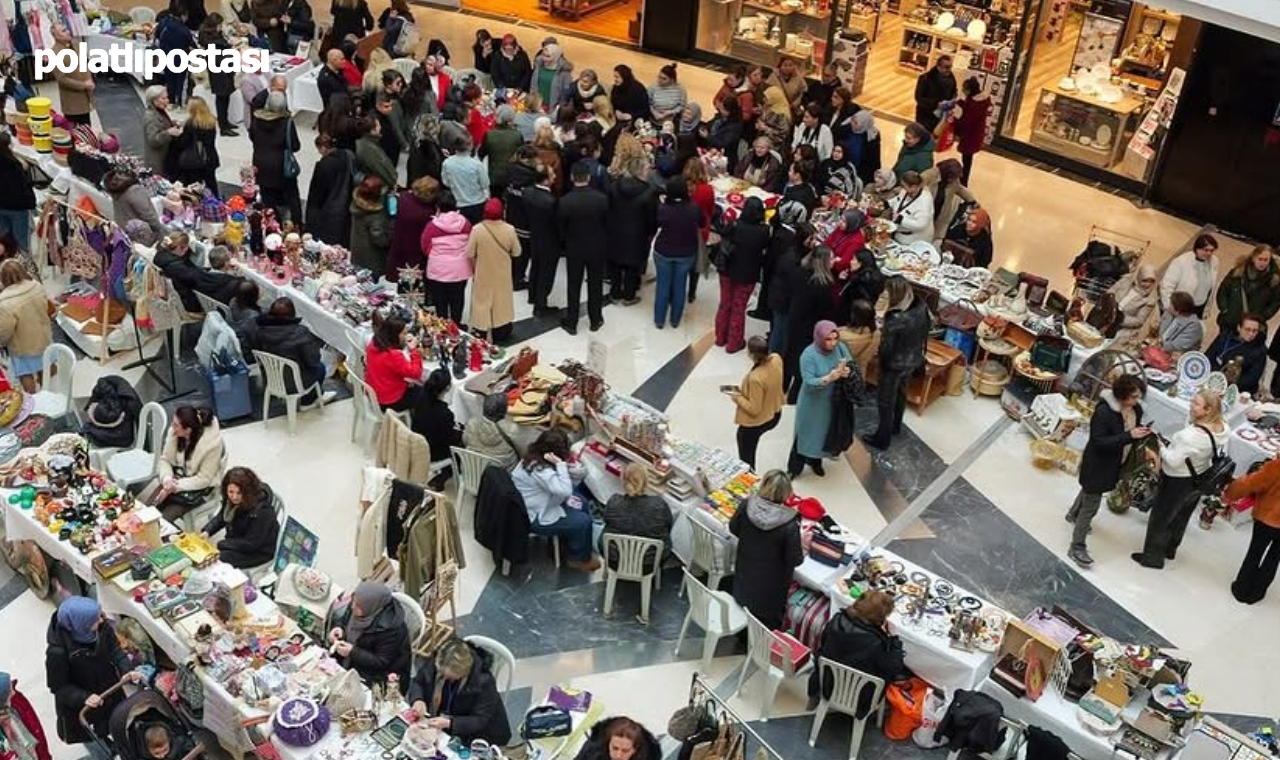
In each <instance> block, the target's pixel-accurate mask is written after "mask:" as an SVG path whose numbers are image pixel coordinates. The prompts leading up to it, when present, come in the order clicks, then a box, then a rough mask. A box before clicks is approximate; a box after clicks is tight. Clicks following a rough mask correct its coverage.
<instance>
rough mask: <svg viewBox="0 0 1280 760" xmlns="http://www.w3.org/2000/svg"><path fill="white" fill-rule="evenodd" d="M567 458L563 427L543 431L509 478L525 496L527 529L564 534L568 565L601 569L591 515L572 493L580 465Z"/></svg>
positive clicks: (553, 534) (559, 535)
mask: <svg viewBox="0 0 1280 760" xmlns="http://www.w3.org/2000/svg"><path fill="white" fill-rule="evenodd" d="M570 459H571V453H570V451H569V437H568V436H567V435H565V433H564V431H563V430H560V429H559V428H552V429H551V430H547V431H544V432H543V433H542V435H539V436H538V438H537V440H535V441H534V442H533V443H532V444H530V446H529V450H528V452H527V453H525V455H524V460H523V461H521V463H520V466H519V467H517V468H516V469H515V470H514V471H513V472H512V473H511V482H512V483H513V484H514V485H515V487H516V490H517V491H519V492H520V498H521V499H523V500H524V508H525V511H526V512H528V514H529V530H530V531H532V532H533V533H535V534H537V535H540V536H550V537H551V539H552V540H556V539H558V538H560V537H564V540H565V543H566V544H567V545H568V551H569V567H571V568H573V569H574V570H586V571H587V572H593V571H595V570H599V569H600V560H598V559H596V558H595V557H594V556H592V552H591V515H589V514H587V511H586V510H585V509H583V506H584V505H583V504H582V502H581V499H578V498H577V497H575V496H573V486H574V483H575V482H576V481H578V480H581V479H582V476H581V475H580V474H579V473H580V472H581V469H582V466H581V465H579V464H576V463H575V464H573V465H572V466H571V465H570V462H569V460H570ZM571 497H572V498H571Z"/></svg>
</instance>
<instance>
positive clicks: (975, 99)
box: [952, 77, 991, 187]
mask: <svg viewBox="0 0 1280 760" xmlns="http://www.w3.org/2000/svg"><path fill="white" fill-rule="evenodd" d="M961 90H962V92H963V93H964V99H962V100H961V101H960V108H959V111H960V115H959V116H957V117H955V122H954V123H953V124H952V128H953V129H954V130H955V133H956V140H957V142H958V143H959V148H960V159H961V161H960V163H961V164H962V165H963V166H964V171H963V172H962V173H961V175H960V184H962V185H964V186H965V187H968V186H969V172H971V171H973V156H974V154H975V153H977V152H978V151H980V150H982V145H983V143H985V142H986V139H987V117H988V116H989V115H990V114H991V98H990V97H988V96H987V93H985V92H983V91H982V85H980V84H978V80H977V79H976V78H974V77H969V78H968V79H966V80H964V84H963V85H962V86H961Z"/></svg>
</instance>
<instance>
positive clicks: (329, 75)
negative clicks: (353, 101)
mask: <svg viewBox="0 0 1280 760" xmlns="http://www.w3.org/2000/svg"><path fill="white" fill-rule="evenodd" d="M346 62H347V59H346V56H344V55H343V54H342V51H341V50H339V49H338V48H332V49H330V50H329V53H328V55H326V56H325V62H324V66H323V67H321V69H320V73H319V74H317V75H316V87H318V88H319V89H320V100H321V101H322V102H323V103H324V107H325V109H326V110H327V109H328V108H329V98H332V97H333V96H334V95H336V94H337V93H340V92H346V91H347V80H346V79H345V78H344V77H343V76H342V68H343V66H344V64H346Z"/></svg>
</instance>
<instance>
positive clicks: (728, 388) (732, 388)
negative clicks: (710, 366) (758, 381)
mask: <svg viewBox="0 0 1280 760" xmlns="http://www.w3.org/2000/svg"><path fill="white" fill-rule="evenodd" d="M720 392H721V393H738V392H739V389H738V386H736V385H722V386H720Z"/></svg>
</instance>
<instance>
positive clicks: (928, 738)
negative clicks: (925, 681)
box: [911, 689, 950, 749]
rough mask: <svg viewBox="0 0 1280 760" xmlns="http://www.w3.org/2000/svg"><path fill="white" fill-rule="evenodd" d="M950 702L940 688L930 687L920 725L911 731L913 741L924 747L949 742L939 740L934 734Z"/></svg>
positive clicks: (928, 747) (932, 746)
mask: <svg viewBox="0 0 1280 760" xmlns="http://www.w3.org/2000/svg"><path fill="white" fill-rule="evenodd" d="M949 705H950V702H949V701H948V700H947V697H946V694H945V693H944V692H943V691H942V690H940V689H929V690H928V692H926V693H925V697H924V709H923V710H922V711H921V714H920V727H919V728H917V729H916V730H915V731H912V732H911V741H912V742H913V743H915V745H916V746H917V747H921V748H923V749H935V748H937V747H941V746H942V745H944V744H946V743H947V740H946V739H943V740H942V741H938V739H937V738H936V737H935V736H934V734H935V733H937V730H938V724H939V723H941V722H942V716H944V715H946V714H947V707H948V706H949Z"/></svg>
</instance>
